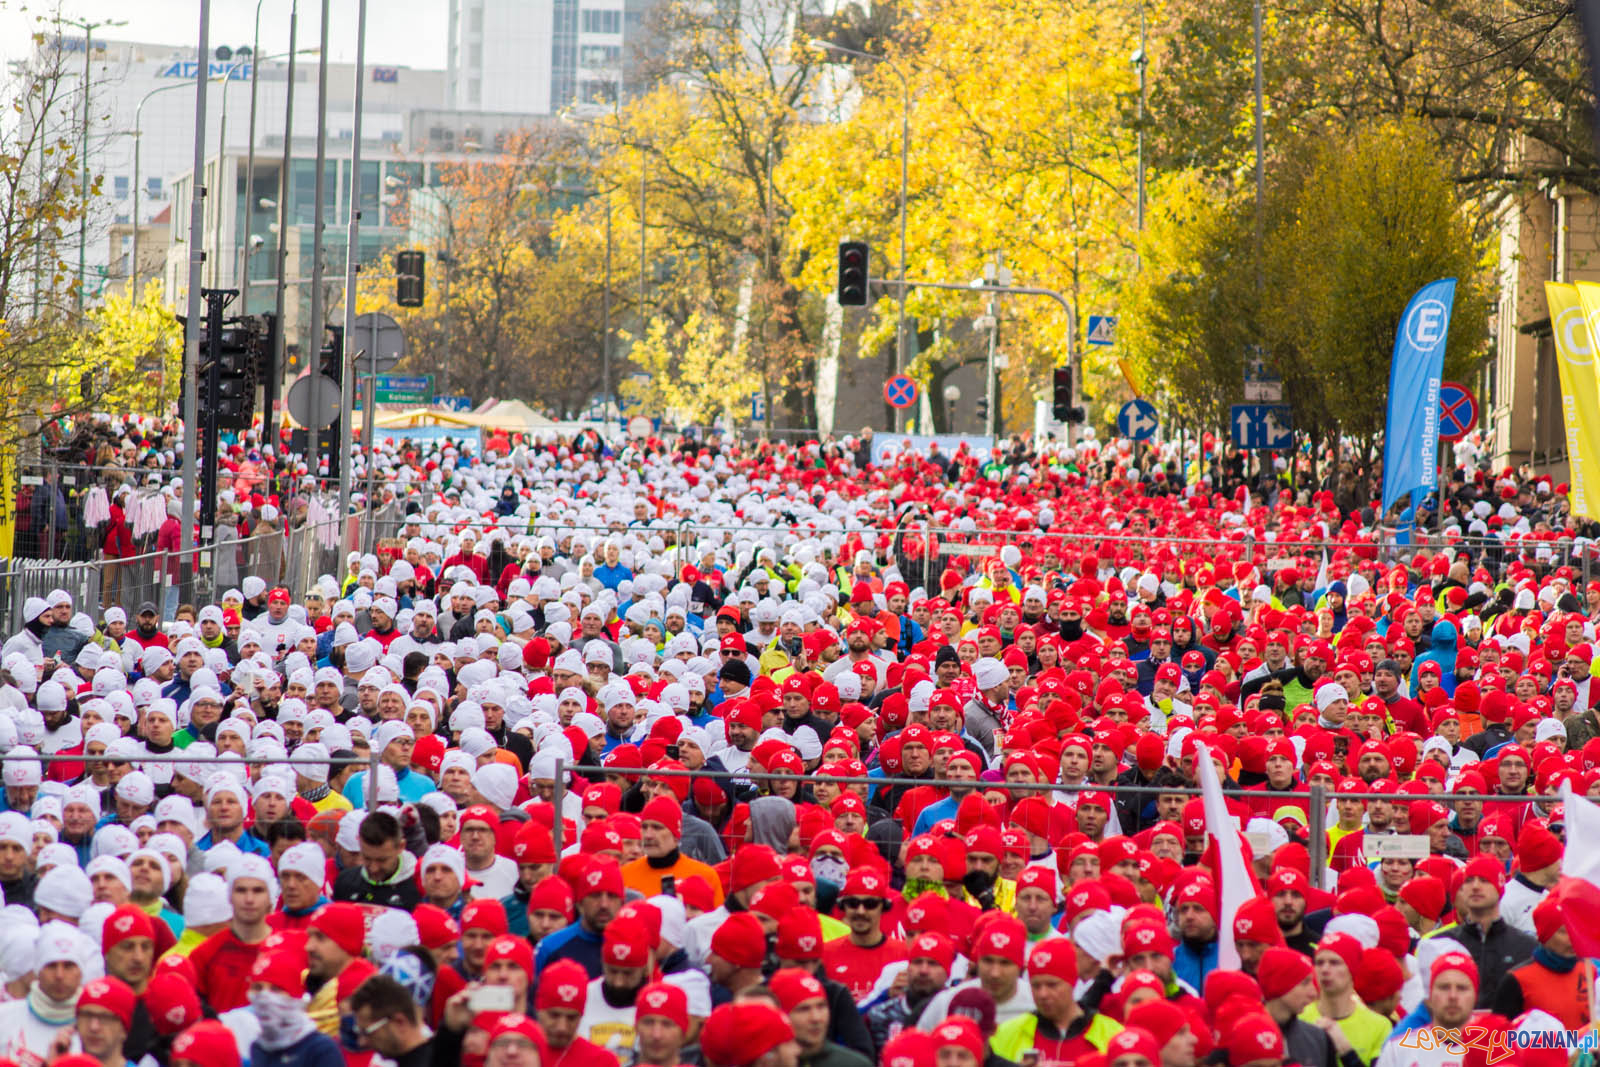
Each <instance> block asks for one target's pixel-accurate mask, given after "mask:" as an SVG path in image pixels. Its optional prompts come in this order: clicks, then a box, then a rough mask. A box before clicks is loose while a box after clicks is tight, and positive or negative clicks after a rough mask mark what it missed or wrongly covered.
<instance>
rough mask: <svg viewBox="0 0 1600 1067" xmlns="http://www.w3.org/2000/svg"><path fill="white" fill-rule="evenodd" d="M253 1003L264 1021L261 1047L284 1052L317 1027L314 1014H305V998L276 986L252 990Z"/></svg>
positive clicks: (251, 1004)
mask: <svg viewBox="0 0 1600 1067" xmlns="http://www.w3.org/2000/svg"><path fill="white" fill-rule="evenodd" d="M250 1006H251V1007H252V1008H253V1009H255V1013H256V1018H257V1019H258V1020H259V1021H260V1023H261V1036H260V1037H259V1038H258V1039H257V1040H259V1041H260V1042H261V1047H262V1048H264V1049H266V1050H268V1051H269V1052H281V1051H283V1050H284V1049H286V1048H288V1047H289V1046H290V1045H292V1044H294V1043H295V1042H296V1041H299V1040H300V1039H301V1038H303V1037H305V1036H306V1035H308V1034H310V1033H311V1032H312V1031H314V1030H316V1024H315V1023H313V1022H312V1021H311V1016H309V1015H307V1014H306V1002H305V1000H304V999H303V998H301V997H291V996H290V995H289V994H287V993H283V992H280V991H278V990H276V989H263V990H261V991H260V992H259V993H251V994H250Z"/></svg>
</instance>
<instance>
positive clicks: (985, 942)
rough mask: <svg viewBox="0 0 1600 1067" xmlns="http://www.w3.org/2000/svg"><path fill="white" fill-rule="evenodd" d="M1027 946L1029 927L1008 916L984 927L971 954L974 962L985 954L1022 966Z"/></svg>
mask: <svg viewBox="0 0 1600 1067" xmlns="http://www.w3.org/2000/svg"><path fill="white" fill-rule="evenodd" d="M1027 947H1028V931H1027V928H1026V927H1024V926H1023V925H1022V923H1020V922H1018V921H1017V920H1016V919H1013V918H1010V917H1009V916H1007V917H1002V918H999V919H996V920H994V921H993V922H991V923H989V924H988V925H987V926H985V927H984V928H983V932H982V933H980V934H979V935H978V936H977V937H976V938H975V939H974V940H973V942H972V951H971V953H970V954H969V955H970V956H971V958H972V961H973V962H974V963H976V962H977V961H978V960H979V959H981V958H982V957H984V956H999V957H1000V958H1001V959H1004V960H1008V961H1009V962H1011V963H1014V964H1016V965H1017V966H1018V967H1021V966H1022V960H1023V953H1024V952H1025V951H1026V950H1027Z"/></svg>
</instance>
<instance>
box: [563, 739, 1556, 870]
mask: <svg viewBox="0 0 1600 1067" xmlns="http://www.w3.org/2000/svg"><path fill="white" fill-rule="evenodd" d="M555 770H556V776H555V790H554V794H553V796H552V797H551V803H552V804H553V805H554V806H555V809H556V810H557V811H560V810H561V806H562V801H563V799H564V795H565V793H566V788H567V787H566V775H567V773H568V772H579V771H582V770H592V768H580V766H579V765H577V764H572V763H568V762H567V761H566V760H564V759H560V758H558V759H557V760H556V768H555ZM604 773H609V774H627V775H637V776H640V777H644V778H710V779H712V780H713V781H729V782H758V781H760V782H800V783H807V782H815V781H816V780H817V779H816V775H815V774H782V773H774V772H771V771H706V770H698V771H690V770H683V771H679V770H671V769H667V768H654V767H645V768H642V769H637V770H635V769H633V768H627V769H625V770H616V771H606V772H604ZM828 781H829V782H830V783H832V784H835V785H854V784H859V785H863V786H867V787H869V788H877V787H880V786H895V785H910V786H923V785H934V786H937V785H939V784H940V782H939V781H938V780H935V779H927V778H873V777H871V776H855V777H844V776H834V775H830V776H829V777H828ZM972 785H973V787H974V788H975V789H976V790H978V791H981V792H988V791H990V790H995V789H999V790H1004V791H1006V792H1023V793H1089V792H1092V793H1110V794H1113V795H1122V794H1131V795H1137V796H1141V797H1149V796H1152V795H1155V794H1170V793H1182V794H1184V795H1186V796H1200V795H1202V794H1203V793H1204V790H1203V789H1201V788H1200V787H1199V786H1166V785H1163V786H1149V785H1098V784H1095V783H1093V782H1089V783H1085V784H1083V785H1065V784H1062V783H1059V782H982V781H979V782H973V783H972ZM1222 795H1223V796H1224V797H1229V798H1233V799H1236V800H1294V801H1299V802H1303V803H1305V804H1306V806H1307V809H1308V810H1307V814H1306V822H1307V826H1306V834H1307V837H1308V838H1309V841H1308V842H1307V844H1306V851H1307V852H1308V853H1309V854H1310V860H1311V869H1312V870H1313V871H1318V870H1323V869H1324V868H1326V867H1327V865H1328V835H1327V829H1328V827H1327V815H1328V805H1329V803H1330V802H1331V801H1332V800H1334V799H1335V797H1336V794H1334V793H1333V792H1331V791H1330V790H1328V789H1327V788H1326V787H1324V786H1322V785H1313V786H1311V787H1310V788H1309V790H1308V791H1306V792H1299V793H1297V792H1293V791H1289V790H1263V789H1229V788H1227V787H1224V788H1223V790H1222ZM1430 796H1436V797H1438V798H1439V803H1441V804H1451V803H1455V802H1456V801H1459V800H1463V799H1470V800H1478V801H1487V802H1492V803H1497V804H1498V803H1524V804H1546V803H1549V804H1559V803H1560V802H1561V800H1562V798H1561V796H1560V795H1559V794H1554V795H1552V794H1537V795H1528V796H1497V795H1494V796H1480V795H1478V794H1467V795H1460V794H1430ZM1361 799H1362V800H1363V801H1367V800H1392V801H1397V802H1401V803H1410V802H1412V801H1414V800H1426V799H1429V797H1425V796H1422V795H1420V794H1417V793H1363V794H1361ZM1208 829H1209V827H1208ZM1241 829H1242V827H1241ZM561 833H562V827H561V820H560V819H557V820H555V827H554V834H555V847H556V854H557V855H560V853H561V847H562V845H561Z"/></svg>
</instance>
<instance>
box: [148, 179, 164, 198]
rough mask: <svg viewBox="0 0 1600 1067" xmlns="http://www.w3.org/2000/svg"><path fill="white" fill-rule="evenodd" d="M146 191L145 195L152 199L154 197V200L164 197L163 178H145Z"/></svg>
mask: <svg viewBox="0 0 1600 1067" xmlns="http://www.w3.org/2000/svg"><path fill="white" fill-rule="evenodd" d="M144 192H145V195H146V196H148V197H149V198H150V199H152V200H160V199H161V197H162V192H161V179H160V178H146V179H145V180H144Z"/></svg>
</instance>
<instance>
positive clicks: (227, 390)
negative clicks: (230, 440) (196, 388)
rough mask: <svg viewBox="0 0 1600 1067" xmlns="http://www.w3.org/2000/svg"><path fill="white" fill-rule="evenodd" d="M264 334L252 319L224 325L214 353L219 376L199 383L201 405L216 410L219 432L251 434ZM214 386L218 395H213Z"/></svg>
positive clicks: (257, 323)
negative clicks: (247, 431)
mask: <svg viewBox="0 0 1600 1067" xmlns="http://www.w3.org/2000/svg"><path fill="white" fill-rule="evenodd" d="M263 336H264V335H263V333H262V330H261V328H260V324H259V322H258V320H256V319H252V318H245V319H229V320H228V321H226V322H224V323H223V324H222V330H221V333H220V334H219V336H218V338H217V344H216V345H215V346H214V347H213V348H212V349H211V352H212V355H213V358H215V359H216V361H217V367H216V370H217V373H216V376H215V377H214V378H213V377H211V376H210V375H207V376H204V377H202V378H201V379H200V383H201V388H200V403H201V405H202V406H203V407H206V408H212V407H214V408H215V409H216V412H217V428H218V429H222V430H248V429H249V428H250V423H251V421H252V420H253V419H254V417H255V407H256V374H257V371H258V369H259V368H260V365H261V339H262V337H263ZM212 382H215V383H216V392H215V394H214V395H213V394H212V391H211V388H210V386H211V384H212Z"/></svg>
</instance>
